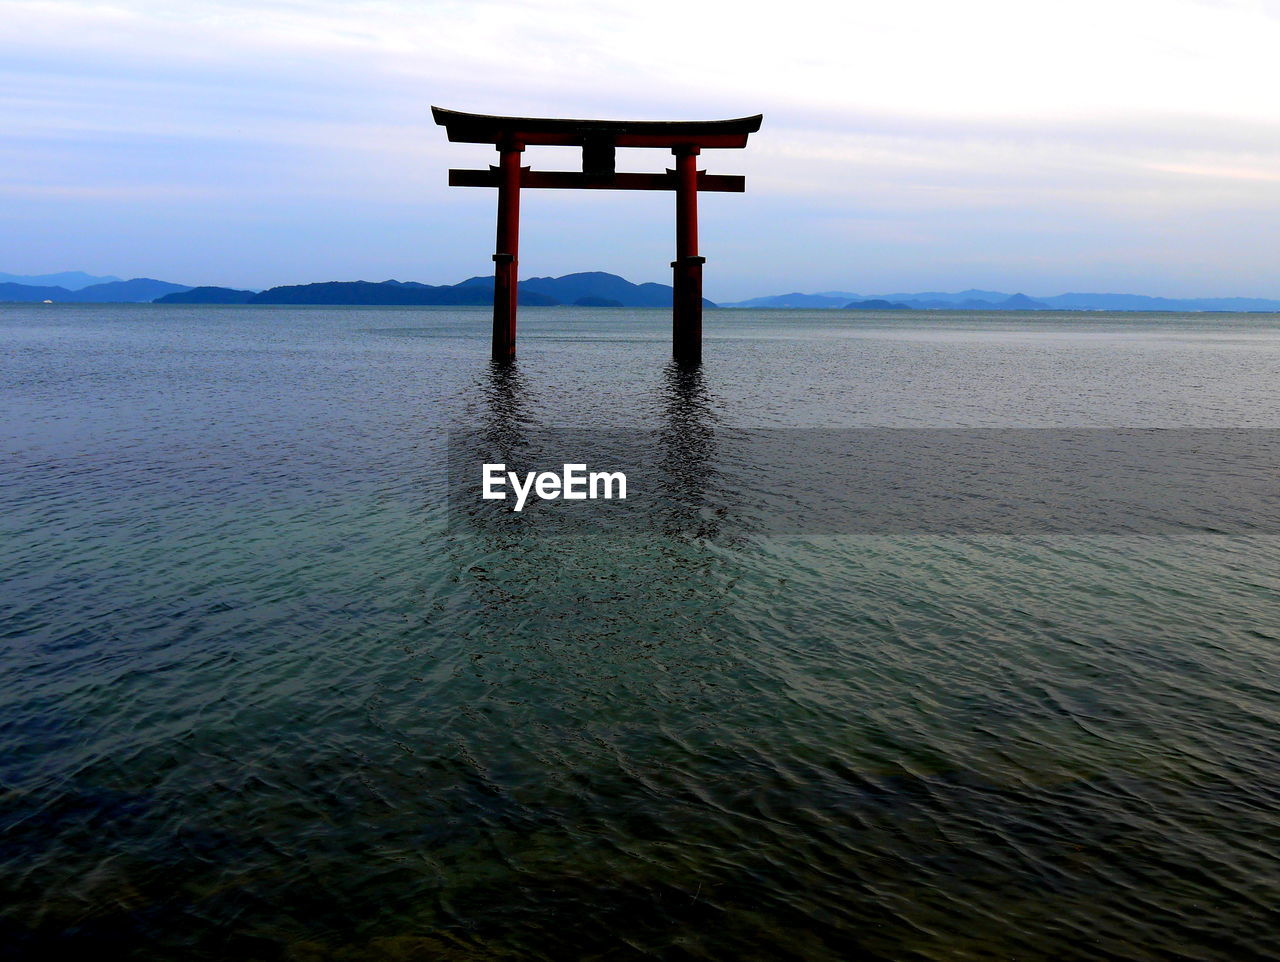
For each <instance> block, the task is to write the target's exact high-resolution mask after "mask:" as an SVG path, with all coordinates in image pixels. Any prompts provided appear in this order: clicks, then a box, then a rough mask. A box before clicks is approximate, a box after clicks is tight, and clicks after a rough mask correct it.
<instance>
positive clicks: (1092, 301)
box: [720, 290, 1280, 311]
mask: <svg viewBox="0 0 1280 962" xmlns="http://www.w3.org/2000/svg"><path fill="white" fill-rule="evenodd" d="M868 301H879V302H886V301H887V302H889V303H891V304H893V305H895V306H897V307H906V308H910V309H912V310H918V311H924V310H953V311H954V310H961V311H964V310H979V311H1280V300H1270V299H1268V298H1263V297H1190V298H1172V297H1148V296H1147V295H1145V294H1056V295H1054V296H1052V297H1034V298H1032V297H1028V296H1027V295H1026V294H1006V293H1003V292H1001V291H982V290H967V291H958V292H956V293H947V292H944V291H924V292H920V293H915V294H855V293H853V292H852V291H822V292H821V293H818V294H801V293H799V292H795V293H791V294H773V295H770V296H767V297H753V298H751V299H750V300H746V301H733V302H728V303H721V305H720V306H721V307H750V308H756V309H760V308H766V309H767V308H790V309H793V310H794V309H797V308H799V309H844V308H849V309H855V310H856V309H866V308H865V304H866V302H868Z"/></svg>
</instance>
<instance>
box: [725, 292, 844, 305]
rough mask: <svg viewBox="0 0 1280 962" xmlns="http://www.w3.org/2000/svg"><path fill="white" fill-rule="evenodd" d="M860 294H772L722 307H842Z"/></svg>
mask: <svg viewBox="0 0 1280 962" xmlns="http://www.w3.org/2000/svg"><path fill="white" fill-rule="evenodd" d="M861 296H862V295H860V294H849V293H839V292H833V293H827V294H800V293H798V292H797V293H792V294H774V295H773V296H772V297H753V298H751V299H750V300H747V301H735V302H734V303H732V304H725V305H723V306H724V307H764V308H774V307H782V308H788V307H789V308H801V309H804V308H825V307H844V306H845V304H847V303H849V301H853V300H857V299H858V298H859V297H861Z"/></svg>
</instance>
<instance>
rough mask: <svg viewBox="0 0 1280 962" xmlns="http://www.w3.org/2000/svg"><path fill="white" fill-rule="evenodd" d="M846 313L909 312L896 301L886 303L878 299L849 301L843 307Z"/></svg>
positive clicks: (903, 305)
mask: <svg viewBox="0 0 1280 962" xmlns="http://www.w3.org/2000/svg"><path fill="white" fill-rule="evenodd" d="M844 309H845V310H846V311H909V310H911V308H910V307H908V306H907V305H906V304H899V303H898V302H897V301H886V300H881V299H880V298H871V299H870V300H866V301H850V302H849V303H848V304H846V305H845V306H844Z"/></svg>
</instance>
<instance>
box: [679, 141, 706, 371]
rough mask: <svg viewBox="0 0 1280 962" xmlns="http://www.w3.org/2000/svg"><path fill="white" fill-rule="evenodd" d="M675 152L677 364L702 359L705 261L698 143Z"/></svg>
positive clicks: (691, 362) (697, 361)
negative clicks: (700, 233) (700, 244)
mask: <svg viewBox="0 0 1280 962" xmlns="http://www.w3.org/2000/svg"><path fill="white" fill-rule="evenodd" d="M671 152H672V153H673V154H675V155H676V259H675V260H674V261H672V262H671V268H672V278H671V287H672V289H673V296H672V304H671V353H672V356H673V357H674V358H675V360H676V363H677V364H690V365H692V364H700V363H702V265H703V264H705V263H706V262H707V259H706V258H705V257H700V256H699V255H698V167H697V157H698V154H699V152H700V151H699V149H698V148H697V147H674V148H672V151H671Z"/></svg>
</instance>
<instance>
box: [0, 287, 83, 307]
mask: <svg viewBox="0 0 1280 962" xmlns="http://www.w3.org/2000/svg"><path fill="white" fill-rule="evenodd" d="M71 294H72V292H71V291H69V290H67V289H66V288H65V287H32V286H31V285H30V284H0V301H34V302H36V303H39V302H40V301H65V300H68V299H69V298H70V297H71Z"/></svg>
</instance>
